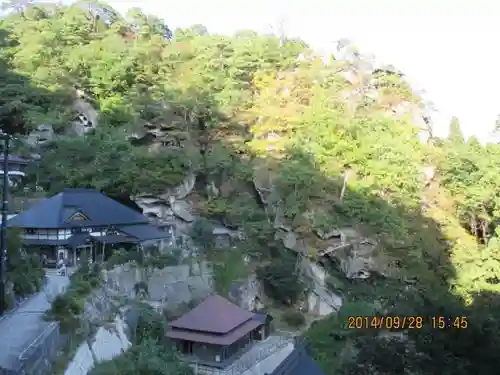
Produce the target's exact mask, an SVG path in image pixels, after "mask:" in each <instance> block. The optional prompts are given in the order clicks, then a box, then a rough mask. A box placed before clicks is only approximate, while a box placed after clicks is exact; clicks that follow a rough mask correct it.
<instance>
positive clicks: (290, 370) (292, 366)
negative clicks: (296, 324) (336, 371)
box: [265, 343, 325, 375]
mask: <svg viewBox="0 0 500 375" xmlns="http://www.w3.org/2000/svg"><path fill="white" fill-rule="evenodd" d="M295 345H296V346H295V349H293V351H292V352H291V353H290V354H289V355H288V357H286V358H285V360H284V361H283V362H281V363H280V364H279V366H278V367H276V369H275V370H274V371H273V372H272V373H271V374H265V375H304V374H307V375H325V373H324V372H323V370H321V369H320V368H319V366H318V365H317V364H316V362H314V360H313V359H312V358H311V357H309V355H307V353H306V351H305V349H304V348H303V347H302V346H301V345H300V344H298V343H296V344H295Z"/></svg>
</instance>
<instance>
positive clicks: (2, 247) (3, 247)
mask: <svg viewBox="0 0 500 375" xmlns="http://www.w3.org/2000/svg"><path fill="white" fill-rule="evenodd" d="M0 138H1V139H3V141H4V148H3V186H2V199H3V200H2V227H1V232H0V251H1V263H0V315H3V313H4V312H5V310H7V298H6V297H7V296H6V293H5V286H6V284H7V240H6V231H7V210H8V209H9V140H10V136H9V135H8V134H0Z"/></svg>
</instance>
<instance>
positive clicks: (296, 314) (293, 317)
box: [281, 309, 306, 328]
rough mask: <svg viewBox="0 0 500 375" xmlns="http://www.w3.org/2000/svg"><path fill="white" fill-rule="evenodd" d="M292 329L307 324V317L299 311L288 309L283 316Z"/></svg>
mask: <svg viewBox="0 0 500 375" xmlns="http://www.w3.org/2000/svg"><path fill="white" fill-rule="evenodd" d="M281 317H282V318H283V320H284V321H285V323H286V324H288V325H289V326H290V327H295V328H297V327H300V326H303V325H304V324H305V323H306V317H305V316H304V314H302V313H301V312H300V311H298V310H294V309H288V310H285V312H283V315H282V316H281Z"/></svg>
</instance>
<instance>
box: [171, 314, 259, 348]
mask: <svg viewBox="0 0 500 375" xmlns="http://www.w3.org/2000/svg"><path fill="white" fill-rule="evenodd" d="M261 325H262V323H261V322H259V321H257V320H253V319H252V320H248V321H246V322H245V323H243V324H241V325H239V326H238V327H237V328H236V329H233V330H232V331H231V332H229V333H227V334H225V335H217V334H213V333H202V332H196V331H186V330H182V329H175V328H174V329H172V328H171V329H169V330H168V331H167V337H168V338H170V339H182V340H187V341H194V342H202V343H205V344H214V345H231V344H232V343H233V342H235V341H237V340H238V339H240V338H242V337H243V336H245V335H246V334H247V333H249V332H251V331H252V330H254V329H255V328H257V327H259V326H261Z"/></svg>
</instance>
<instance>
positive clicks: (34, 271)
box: [6, 229, 45, 297]
mask: <svg viewBox="0 0 500 375" xmlns="http://www.w3.org/2000/svg"><path fill="white" fill-rule="evenodd" d="M6 237H7V238H6V240H7V279H8V280H9V281H10V282H12V283H13V287H14V294H15V295H16V296H18V297H24V296H28V295H31V294H33V293H35V292H38V291H39V290H40V289H41V287H42V285H43V279H44V276H45V273H44V271H43V267H42V262H41V259H40V257H39V256H38V254H31V253H26V252H24V251H22V250H21V241H20V238H19V232H18V231H17V230H15V229H9V230H8V231H7V236H6Z"/></svg>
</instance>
